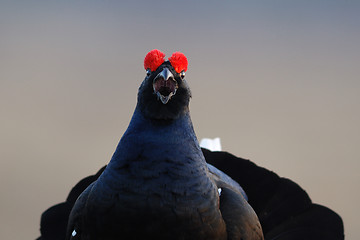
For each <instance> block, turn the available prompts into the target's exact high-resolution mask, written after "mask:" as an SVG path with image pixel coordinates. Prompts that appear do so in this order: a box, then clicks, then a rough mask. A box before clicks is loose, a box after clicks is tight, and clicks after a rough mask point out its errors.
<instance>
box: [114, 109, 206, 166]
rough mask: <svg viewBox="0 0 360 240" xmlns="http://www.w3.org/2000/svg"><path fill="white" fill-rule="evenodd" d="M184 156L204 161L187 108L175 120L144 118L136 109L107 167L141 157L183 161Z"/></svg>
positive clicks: (154, 159)
mask: <svg viewBox="0 0 360 240" xmlns="http://www.w3.org/2000/svg"><path fill="white" fill-rule="evenodd" d="M185 155H186V156H188V157H190V158H191V157H193V158H194V159H199V158H200V159H201V160H202V161H203V164H206V163H205V159H204V157H203V155H202V152H201V148H200V146H199V143H198V140H197V138H196V135H195V132H194V128H193V125H192V122H191V118H190V114H189V112H188V111H187V112H186V113H185V114H183V115H181V116H180V117H179V118H177V119H174V120H167V121H161V120H160V121H159V120H151V119H149V118H146V117H144V115H143V114H142V113H141V111H140V110H139V109H138V108H136V109H135V112H134V114H133V117H132V119H131V121H130V124H129V126H128V128H127V130H126V132H125V133H124V135H123V137H122V138H121V140H120V142H119V144H118V146H117V149H116V151H115V153H114V155H113V157H112V159H111V161H110V164H109V166H110V167H111V166H112V165H113V164H115V165H117V167H119V166H118V165H123V164H125V163H126V164H128V163H129V162H130V164H131V160H132V159H137V160H138V159H140V158H145V159H147V160H151V161H154V162H157V161H163V160H164V159H163V156H167V157H170V158H172V159H174V161H182V160H183V159H181V156H185ZM179 156H180V157H179Z"/></svg>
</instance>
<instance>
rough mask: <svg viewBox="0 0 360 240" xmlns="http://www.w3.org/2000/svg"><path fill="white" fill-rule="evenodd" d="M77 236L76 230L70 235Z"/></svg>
mask: <svg viewBox="0 0 360 240" xmlns="http://www.w3.org/2000/svg"><path fill="white" fill-rule="evenodd" d="M76 234H77V232H76V230H75V229H74V231H73V232H72V233H71V236H73V237H75V236H76Z"/></svg>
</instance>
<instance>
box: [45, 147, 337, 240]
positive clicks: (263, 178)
mask: <svg viewBox="0 0 360 240" xmlns="http://www.w3.org/2000/svg"><path fill="white" fill-rule="evenodd" d="M202 151H203V153H204V156H205V159H206V161H207V162H208V163H210V164H212V165H214V166H216V167H217V168H218V169H220V170H222V171H223V172H225V173H227V174H228V175H230V176H231V177H232V178H233V179H234V180H236V181H238V182H240V183H241V185H242V187H243V188H244V190H245V191H246V194H247V196H248V198H249V203H250V204H251V205H252V207H253V208H254V210H255V212H256V213H257V215H258V216H259V220H260V223H261V225H262V228H263V232H264V236H265V239H267V240H271V239H273V240H275V239H276V240H300V239H307V240H318V239H329V240H341V239H344V228H343V223H342V220H341V217H340V216H339V215H338V214H336V213H335V212H334V211H332V210H331V209H329V208H327V207H325V206H322V205H319V204H315V203H312V202H311V200H310V198H309V196H308V195H307V194H306V192H305V191H304V190H303V189H302V188H301V187H300V186H298V185H297V184H296V183H294V182H293V181H291V180H289V179H286V178H281V177H279V176H278V175H277V174H275V173H274V172H271V171H269V170H267V169H265V168H262V167H259V166H257V165H256V164H254V163H253V162H251V161H249V160H246V159H243V158H238V157H236V156H234V155H232V154H230V153H227V152H211V151H209V150H207V149H202ZM103 169H104V167H103V168H102V169H101V170H100V171H99V172H98V173H97V174H96V175H92V176H89V177H87V178H85V181H84V180H82V181H80V182H79V183H77V185H76V186H75V187H74V188H73V189H72V191H71V192H70V194H69V196H68V198H67V199H76V198H77V197H78V196H79V195H80V193H81V192H82V191H83V190H84V189H85V188H86V187H87V185H86V184H90V181H94V180H96V178H97V177H98V176H99V173H101V172H102V171H103ZM88 180H90V181H88ZM71 203H72V204H73V203H74V202H72V201H71V202H68V200H67V201H66V202H64V203H60V204H58V205H55V206H54V207H51V208H49V209H48V210H47V211H45V212H44V213H43V215H42V220H41V237H40V238H39V240H52V239H64V236H65V228H66V225H67V218H68V215H69V213H70V210H68V209H69V208H71V207H72V205H71ZM66 204H69V205H70V206H69V207H65V208H62V207H61V206H63V205H66ZM64 209H65V213H64ZM49 211H51V212H52V213H51V215H49V214H48V213H49ZM66 213H67V216H66ZM60 226H61V227H60ZM58 236H63V237H62V238H57V237H58Z"/></svg>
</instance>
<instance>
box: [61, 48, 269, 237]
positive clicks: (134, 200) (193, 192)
mask: <svg viewBox="0 0 360 240" xmlns="http://www.w3.org/2000/svg"><path fill="white" fill-rule="evenodd" d="M147 57H148V56H147ZM150 57H151V56H150ZM176 57H177V58H176V59H175V60H176V61H177V60H179V59H178V57H179V56H178V55H177V56H176ZM180 57H181V56H180ZM175 60H174V58H173V60H172V61H170V62H164V63H161V65H160V66H158V67H156V68H152V69H156V70H153V71H151V74H149V75H148V76H147V77H146V78H145V80H144V81H143V83H142V84H141V86H140V88H139V94H138V104H137V106H136V108H135V111H134V114H133V117H132V119H131V121H130V124H129V127H128V129H127V130H126V132H125V133H124V135H123V137H122V138H121V140H120V142H119V144H118V146H117V149H116V151H115V153H114V155H113V157H112V159H111V161H110V163H109V165H108V166H107V167H106V169H105V171H104V172H103V173H102V174H101V175H100V177H99V178H98V179H97V180H96V181H95V182H94V183H92V184H91V185H90V186H89V187H87V189H86V190H85V191H84V192H83V193H82V194H81V195H80V197H79V199H78V200H77V201H76V203H75V205H74V207H73V209H72V212H71V214H70V218H69V225H68V231H67V232H68V239H69V238H71V239H82V240H88V239H145V238H146V239H198V240H201V239H214V240H215V239H216V240H222V239H223V240H226V239H249V240H250V239H251V240H255V239H263V236H262V231H261V226H260V224H259V221H258V219H257V216H256V214H255V212H254V211H253V209H252V208H251V207H250V205H249V204H248V203H247V201H246V200H245V198H244V195H243V193H242V192H241V191H240V190H239V188H237V187H236V186H234V184H233V183H232V182H231V180H229V179H227V178H224V177H223V175H224V174H221V173H219V172H217V171H214V170H213V171H209V167H208V165H207V163H206V161H205V158H204V155H203V153H202V151H201V148H200V146H199V143H198V140H197V138H196V135H195V132H194V129H193V125H192V122H191V119H190V114H189V108H188V103H189V99H190V96H191V94H190V90H189V87H188V86H187V83H186V82H185V80H184V79H183V76H184V74H183V73H182V74H180V73H179V72H177V71H175V69H179V67H181V66H182V65H180V66H179V65H176V66H172V65H171V64H173V65H174V62H175V63H176V61H175ZM186 67H187V66H186ZM219 188H221V191H219ZM220 193H221V195H220ZM234 213H236V214H234Z"/></svg>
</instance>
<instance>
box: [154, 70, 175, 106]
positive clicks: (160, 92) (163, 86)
mask: <svg viewBox="0 0 360 240" xmlns="http://www.w3.org/2000/svg"><path fill="white" fill-rule="evenodd" d="M153 89H154V93H155V94H156V95H157V96H158V99H160V101H161V102H162V103H163V104H166V103H168V102H169V100H170V99H171V97H172V96H173V95H175V93H176V90H177V89H178V83H177V81H176V80H175V78H174V75H173V74H172V73H171V72H170V70H169V69H168V68H166V67H165V68H164V69H163V70H162V71H161V72H160V73H159V74H158V75H157V76H156V77H155V78H154V81H153Z"/></svg>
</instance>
